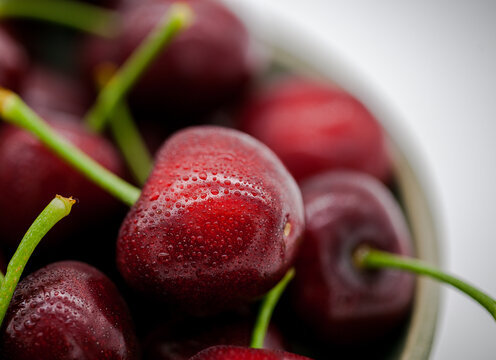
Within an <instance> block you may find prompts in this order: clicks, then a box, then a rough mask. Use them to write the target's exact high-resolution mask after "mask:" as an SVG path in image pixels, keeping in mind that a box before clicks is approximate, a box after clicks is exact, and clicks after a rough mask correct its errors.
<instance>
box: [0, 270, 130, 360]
mask: <svg viewBox="0 0 496 360" xmlns="http://www.w3.org/2000/svg"><path fill="white" fill-rule="evenodd" d="M1 336H2V346H3V352H2V354H3V355H4V358H5V359H7V360H9V359H16V360H23V359H38V360H43V359H50V360H54V359H57V360H62V359H81V360H82V359H138V350H137V340H136V337H135V335H134V331H133V325H132V321H131V316H130V314H129V312H128V309H127V306H126V304H125V302H124V300H123V299H122V298H121V296H120V295H119V292H118V291H117V288H116V287H115V285H114V284H113V283H112V282H111V281H110V280H109V279H108V278H107V277H106V276H105V275H104V274H102V273H101V272H100V271H98V270H97V269H95V268H93V267H92V266H90V265H87V264H85V263H80V262H74V261H65V262H58V263H53V264H50V265H48V266H46V267H45V268H42V269H40V270H38V271H36V272H35V273H33V274H31V275H30V276H28V277H27V278H26V279H24V280H23V281H21V282H20V283H19V285H18V287H17V288H16V290H15V293H14V297H13V299H12V302H11V304H10V306H9V309H8V312H7V315H6V317H5V320H4V323H3V327H2V334H1Z"/></svg>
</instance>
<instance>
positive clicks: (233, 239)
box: [117, 126, 304, 314]
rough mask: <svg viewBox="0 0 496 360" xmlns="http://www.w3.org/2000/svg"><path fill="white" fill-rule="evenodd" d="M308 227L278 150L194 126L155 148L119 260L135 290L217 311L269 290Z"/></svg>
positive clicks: (200, 309)
mask: <svg viewBox="0 0 496 360" xmlns="http://www.w3.org/2000/svg"><path fill="white" fill-rule="evenodd" d="M303 226H304V219H303V207H302V202H301V195H300V191H299V189H298V187H297V185H296V183H295V181H294V179H293V178H292V177H291V175H290V174H289V173H288V172H287V170H286V169H285V168H284V166H283V165H282V163H281V162H280V161H279V159H278V158H277V157H276V156H275V155H274V154H273V153H272V151H270V150H269V149H268V148H267V147H266V146H264V145H263V144H262V143H260V142H258V141H257V140H255V139H254V138H252V137H250V136H249V135H246V134H243V133H241V132H239V131H236V130H231V129H227V128H221V127H215V126H203V127H192V128H189V129H186V130H183V131H180V132H178V133H176V134H175V135H174V136H173V137H171V138H170V139H169V140H168V141H166V142H165V143H164V145H163V147H162V148H161V150H159V153H158V155H157V158H156V162H155V167H154V169H153V171H152V173H151V175H150V177H149V179H148V181H147V183H146V184H145V186H144V188H143V191H142V193H141V196H140V198H139V200H138V201H137V202H136V204H135V205H134V206H133V207H132V208H131V211H130V212H129V213H128V215H127V217H126V219H125V220H124V223H123V225H122V227H121V230H120V234H119V239H118V243H117V263H118V267H119V269H120V272H121V274H122V275H123V277H124V278H125V279H126V281H127V282H128V284H130V285H131V286H132V287H134V288H135V289H138V290H141V291H143V292H147V293H150V294H153V295H154V296H155V297H158V298H161V299H163V300H165V301H167V302H169V303H172V304H175V305H179V306H181V307H182V308H183V309H184V310H186V311H188V312H191V313H197V314H202V313H211V312H215V311H219V310H221V309H225V308H229V307H232V306H237V305H239V304H242V303H246V302H248V301H250V300H253V299H255V298H258V297H260V296H262V295H263V294H265V293H266V292H267V291H268V290H270V289H271V288H272V287H273V286H274V285H275V284H276V283H277V282H278V281H279V280H280V279H281V278H282V277H283V275H284V274H285V273H286V271H287V270H288V268H289V267H290V266H291V264H292V262H293V259H294V256H295V254H296V250H297V246H298V244H299V240H300V238H301V235H302V233H303Z"/></svg>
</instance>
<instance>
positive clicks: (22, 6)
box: [0, 0, 119, 37]
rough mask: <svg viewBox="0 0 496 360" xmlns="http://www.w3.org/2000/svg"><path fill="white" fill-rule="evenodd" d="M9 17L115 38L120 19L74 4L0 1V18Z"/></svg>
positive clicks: (64, 0) (59, 0)
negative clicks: (49, 23)
mask: <svg viewBox="0 0 496 360" xmlns="http://www.w3.org/2000/svg"><path fill="white" fill-rule="evenodd" d="M10 17H13V18H28V19H36V20H43V21H48V22H52V23H55V24H58V25H64V26H67V27H71V28H74V29H77V30H82V31H86V32H89V33H93V34H96V35H100V36H104V37H112V36H115V34H116V29H117V26H116V25H117V24H118V18H119V17H118V15H117V14H116V13H115V12H114V11H111V10H106V9H102V8H100V7H97V6H94V5H89V4H84V3H81V2H76V1H67V0H22V1H21V0H4V1H0V19H1V18H10Z"/></svg>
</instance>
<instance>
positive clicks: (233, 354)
mask: <svg viewBox="0 0 496 360" xmlns="http://www.w3.org/2000/svg"><path fill="white" fill-rule="evenodd" d="M190 360H310V358H307V357H305V356H301V355H296V354H292V353H288V352H285V351H272V350H261V349H250V348H244V347H238V346H213V347H210V348H208V349H206V350H203V351H201V352H199V353H198V354H196V355H195V356H193V357H192V358H191V359H190Z"/></svg>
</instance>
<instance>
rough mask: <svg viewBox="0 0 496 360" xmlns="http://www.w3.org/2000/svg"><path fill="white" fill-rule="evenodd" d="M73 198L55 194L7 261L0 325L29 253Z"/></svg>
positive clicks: (0, 296)
mask: <svg viewBox="0 0 496 360" xmlns="http://www.w3.org/2000/svg"><path fill="white" fill-rule="evenodd" d="M74 203H75V200H72V198H65V197H62V196H60V195H57V196H56V197H55V198H54V199H53V200H52V201H51V202H50V203H49V204H48V206H47V207H46V208H45V209H44V210H43V211H42V212H41V214H40V215H38V217H37V218H36V220H35V221H34V222H33V224H32V225H31V227H30V228H29V229H28V231H27V232H26V234H25V235H24V237H23V238H22V240H21V243H20V244H19V247H18V248H17V250H16V252H15V254H14V256H12V259H11V260H10V262H9V265H8V267H7V273H6V274H5V279H4V281H3V282H2V286H1V288H0V325H1V324H2V322H3V319H4V317H5V313H6V311H7V308H8V307H9V304H10V300H11V299H12V295H13V294H14V290H15V288H16V286H17V283H18V282H19V279H20V278H21V275H22V272H23V270H24V268H25V267H26V263H27V262H28V260H29V258H30V257H31V254H32V253H33V251H34V249H35V248H36V246H37V245H38V244H39V243H40V241H41V239H42V238H43V237H44V236H45V234H46V233H47V232H48V231H49V230H50V229H51V228H52V227H53V226H54V225H55V224H56V223H57V222H59V221H60V220H61V219H62V218H64V217H65V216H67V215H69V213H70V212H71V208H72V205H73V204H74Z"/></svg>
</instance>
